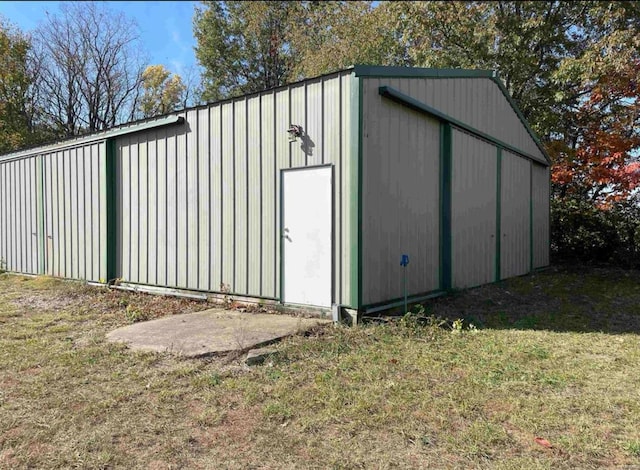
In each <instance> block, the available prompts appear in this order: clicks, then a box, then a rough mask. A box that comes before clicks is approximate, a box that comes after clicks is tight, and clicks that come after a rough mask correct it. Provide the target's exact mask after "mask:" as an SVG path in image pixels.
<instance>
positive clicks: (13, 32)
mask: <svg viewBox="0 0 640 470" xmlns="http://www.w3.org/2000/svg"><path fill="white" fill-rule="evenodd" d="M35 65H36V62H35V61H34V60H33V56H32V48H31V41H30V39H29V37H28V36H26V35H25V34H24V33H22V32H21V31H19V30H18V29H17V28H15V27H14V26H12V25H10V24H9V23H7V22H6V21H5V20H4V19H2V18H0V153H4V152H8V151H12V150H16V149H18V148H20V147H24V146H27V145H33V144H36V143H38V142H40V141H42V140H43V139H46V137H47V135H46V132H44V130H43V129H42V126H41V125H40V123H39V120H38V119H39V110H38V107H37V93H36V92H37V90H36V88H35V84H36V83H37V78H38V77H37V75H38V74H37V68H36V67H35Z"/></svg>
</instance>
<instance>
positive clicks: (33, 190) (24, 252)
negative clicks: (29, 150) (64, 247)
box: [0, 157, 41, 274]
mask: <svg viewBox="0 0 640 470" xmlns="http://www.w3.org/2000/svg"><path fill="white" fill-rule="evenodd" d="M38 177H39V171H38V159H37V158H36V157H32V158H24V159H21V160H15V161H11V162H5V163H0V224H1V225H2V227H3V230H0V231H1V232H2V233H1V234H0V262H2V263H4V264H3V266H4V267H5V269H7V270H9V271H14V272H19V273H25V274H38V273H39V254H40V253H39V252H40V250H39V242H38V235H39V233H40V232H41V230H40V229H39V228H38V203H37V186H38Z"/></svg>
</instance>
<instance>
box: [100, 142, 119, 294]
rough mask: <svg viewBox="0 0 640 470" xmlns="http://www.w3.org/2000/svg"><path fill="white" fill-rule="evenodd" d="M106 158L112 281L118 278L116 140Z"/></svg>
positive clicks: (108, 146) (109, 277)
mask: <svg viewBox="0 0 640 470" xmlns="http://www.w3.org/2000/svg"><path fill="white" fill-rule="evenodd" d="M105 145H106V158H105V174H106V178H105V179H106V200H105V207H104V208H103V210H104V211H105V212H106V215H107V230H106V232H107V237H106V244H105V245H106V246H105V250H106V260H107V269H106V272H107V279H106V281H107V282H108V281H111V280H112V279H115V278H116V277H118V273H117V268H116V264H117V253H116V252H117V218H116V215H117V212H118V211H117V207H116V200H117V198H116V187H117V186H116V185H117V181H116V158H117V151H116V141H115V139H107V140H106V142H105Z"/></svg>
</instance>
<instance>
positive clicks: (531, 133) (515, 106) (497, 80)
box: [491, 73, 551, 165]
mask: <svg viewBox="0 0 640 470" xmlns="http://www.w3.org/2000/svg"><path fill="white" fill-rule="evenodd" d="M491 81H492V82H493V83H495V84H496V85H497V86H498V88H499V89H500V91H501V92H502V94H503V95H504V97H505V98H506V99H507V101H508V102H509V105H511V108H512V109H513V111H514V112H515V113H516V115H517V116H518V119H520V122H521V123H522V125H523V126H524V128H525V129H526V130H527V132H528V133H529V136H531V138H532V139H533V141H534V143H535V144H536V146H537V147H538V150H540V152H541V153H542V156H543V157H544V158H545V160H546V161H547V163H548V164H549V165H551V157H549V154H548V153H547V151H546V150H545V148H544V145H542V142H541V141H540V138H539V137H538V134H536V132H535V131H534V130H533V129H531V126H530V125H529V123H528V122H527V119H526V118H525V117H524V114H522V111H520V108H519V107H518V104H517V103H516V102H515V100H514V99H513V97H512V96H511V94H510V93H509V90H507V87H505V86H504V83H502V80H501V79H500V77H499V75H498V74H497V73H496V74H495V75H494V76H493V77H491Z"/></svg>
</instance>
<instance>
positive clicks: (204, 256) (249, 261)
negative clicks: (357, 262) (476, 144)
mask: <svg viewBox="0 0 640 470" xmlns="http://www.w3.org/2000/svg"><path fill="white" fill-rule="evenodd" d="M351 80H353V78H352V76H351V74H342V75H335V76H329V77H324V78H320V79H317V80H313V81H309V82H306V83H303V84H301V85H296V86H294V87H291V88H283V89H278V90H275V91H271V92H265V93H262V94H259V95H253V96H249V97H244V98H239V99H236V100H233V101H229V102H223V103H218V104H212V105H211V106H209V107H203V108H199V109H194V110H189V111H188V112H186V113H180V114H181V115H182V116H184V118H185V125H183V126H172V127H167V128H164V129H157V130H153V131H144V132H140V133H136V134H133V135H129V136H123V137H118V138H117V139H116V149H117V175H118V178H117V179H118V181H119V182H120V183H119V187H118V191H117V193H118V201H119V204H118V205H119V208H120V210H121V213H122V214H123V218H122V221H121V223H120V225H119V227H118V243H117V245H118V253H119V256H118V258H119V263H118V270H119V275H120V276H121V277H122V278H123V279H124V280H126V281H128V282H132V283H141V284H154V285H160V286H166V287H177V288H186V289H193V290H205V291H222V290H228V291H229V292H231V293H234V294H238V295H249V296H257V297H267V298H279V297H280V265H279V264H280V232H279V230H280V229H279V226H280V170H281V169H284V168H296V167H304V166H314V165H320V164H323V163H333V164H334V165H335V177H336V181H337V182H340V184H337V190H336V194H335V208H334V212H335V217H336V219H335V220H336V222H335V223H336V227H335V233H336V234H341V235H342V237H337V239H336V241H335V244H334V245H335V246H334V253H335V259H334V264H335V266H336V273H335V286H334V290H335V300H336V301H337V302H340V303H345V302H350V301H352V300H353V299H351V290H350V289H351V285H350V280H349V276H348V273H349V272H350V270H351V268H352V262H353V261H354V260H353V259H352V258H351V249H350V248H351V247H350V243H351V238H350V236H351V233H352V232H351V231H350V230H351V229H350V228H349V227H350V226H351V225H355V222H356V220H357V219H356V216H357V214H354V213H353V211H352V205H351V202H352V198H353V197H356V195H357V187H353V185H351V184H350V182H349V181H350V180H349V179H348V178H350V177H352V176H353V174H354V172H357V166H356V165H355V162H356V159H355V158H354V157H353V156H352V155H351V152H352V150H351V148H352V142H351V140H350V132H351V129H352V127H353V123H352V122H351V119H357V115H352V114H351V106H352V102H351V97H350V95H349V92H350V89H351ZM290 124H298V125H300V126H302V127H303V128H304V130H305V138H304V139H302V141H301V139H298V140H297V141H296V142H293V143H289V139H288V134H287V129H288V127H289V125H290ZM309 197H313V195H309ZM156 200H157V202H156ZM127 215H128V216H127ZM354 229H355V228H354Z"/></svg>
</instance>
